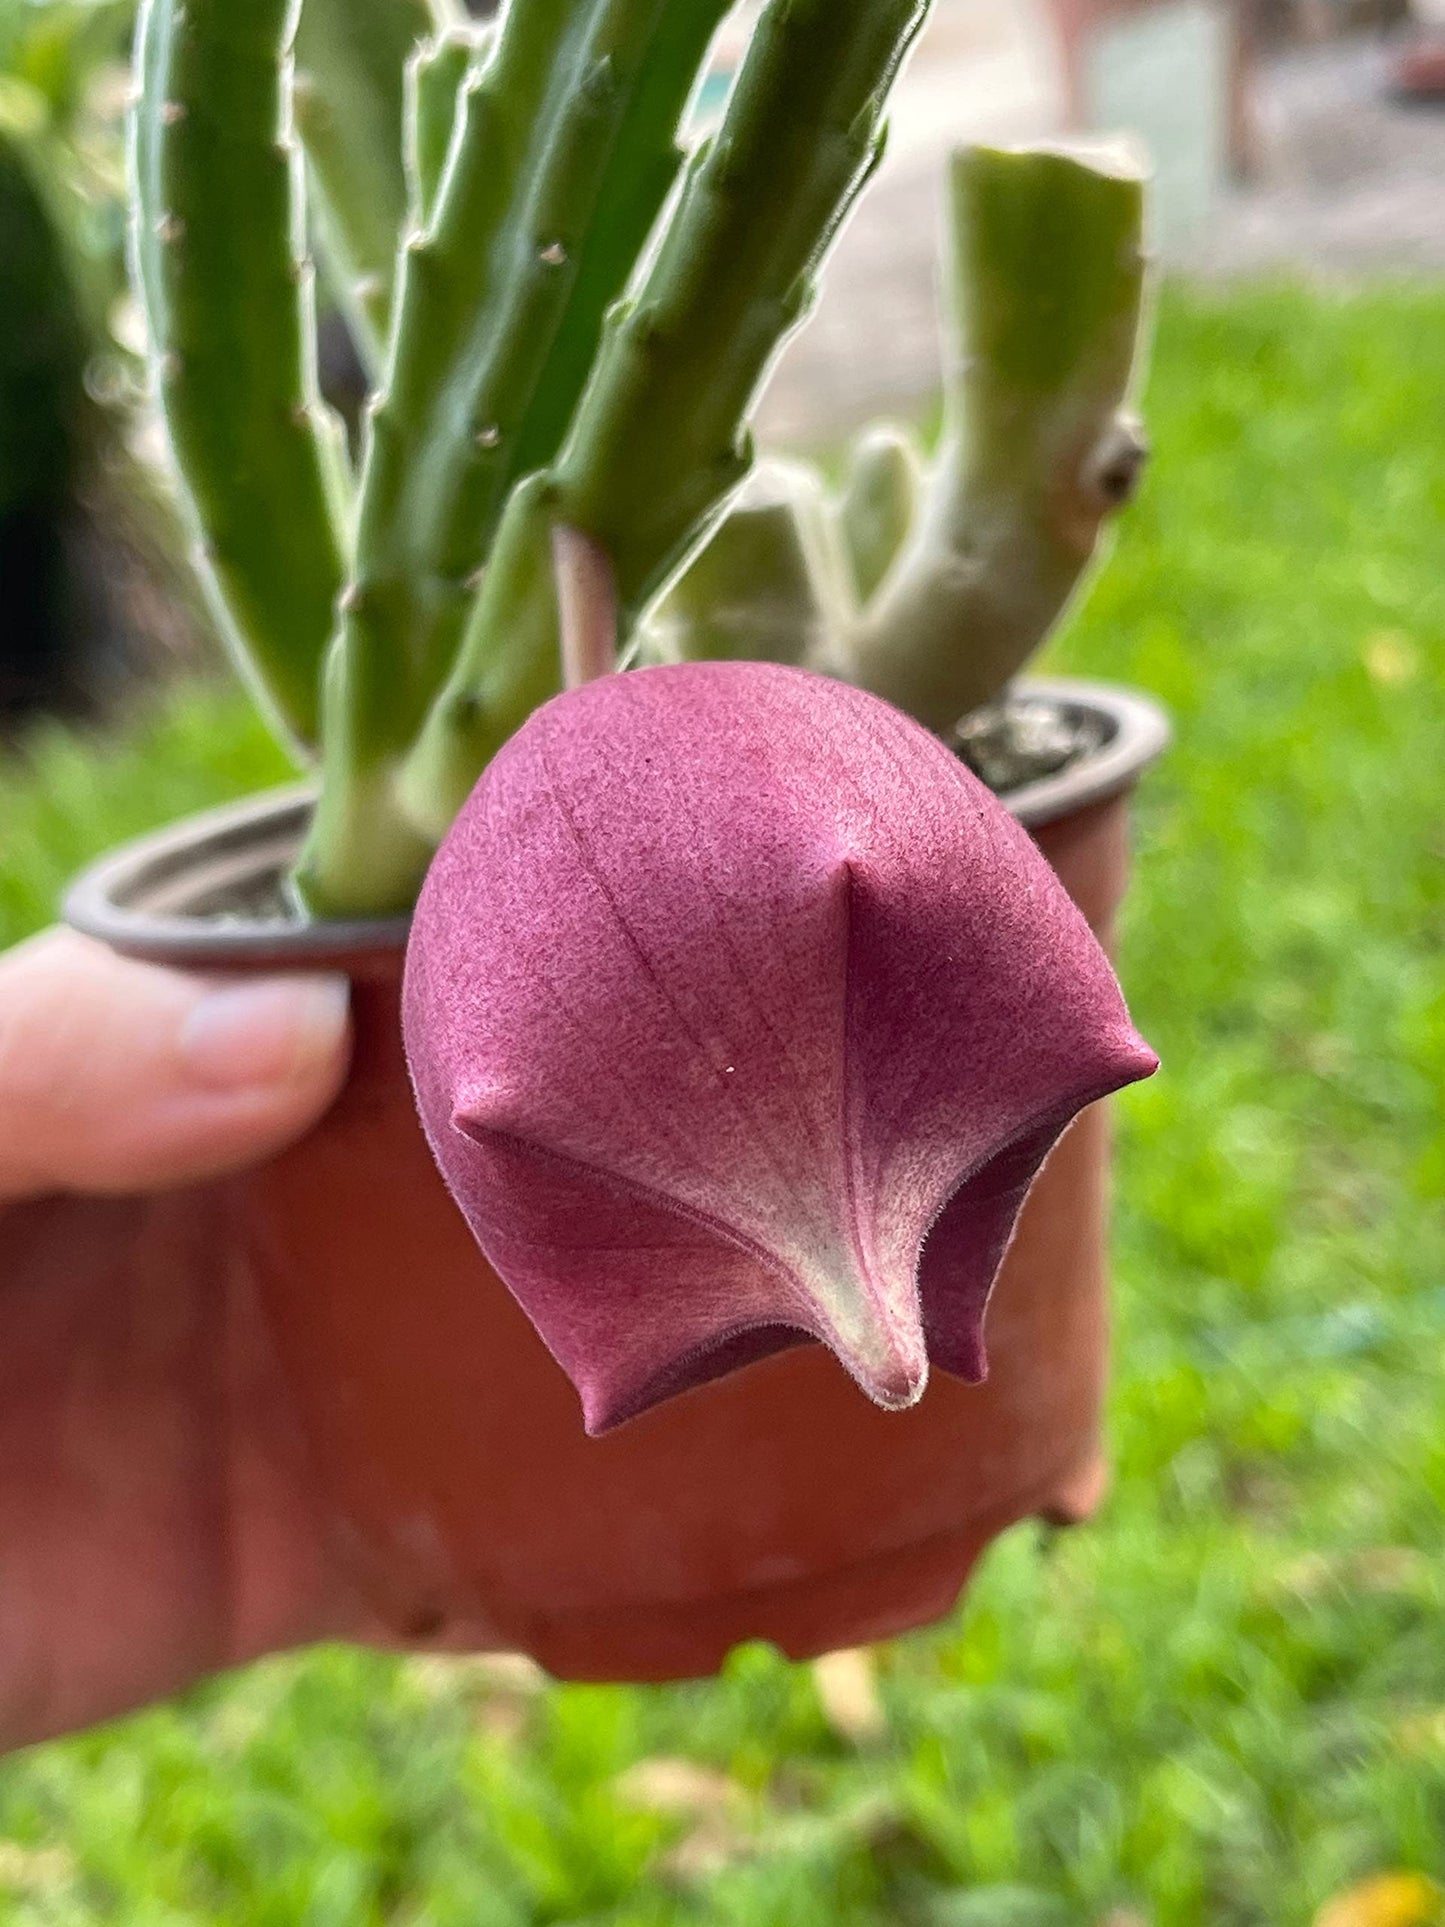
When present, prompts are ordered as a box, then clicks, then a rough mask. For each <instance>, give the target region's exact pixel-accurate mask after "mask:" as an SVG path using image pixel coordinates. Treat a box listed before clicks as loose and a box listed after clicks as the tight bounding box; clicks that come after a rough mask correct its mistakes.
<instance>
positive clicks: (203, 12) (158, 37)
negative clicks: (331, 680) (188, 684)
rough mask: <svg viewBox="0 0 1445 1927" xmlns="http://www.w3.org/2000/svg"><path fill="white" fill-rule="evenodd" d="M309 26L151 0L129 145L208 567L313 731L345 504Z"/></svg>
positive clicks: (227, 616) (263, 664)
mask: <svg viewBox="0 0 1445 1927" xmlns="http://www.w3.org/2000/svg"><path fill="white" fill-rule="evenodd" d="M293 25H294V8H293V6H292V5H291V4H290V0H247V4H246V5H245V6H237V5H235V4H234V0H184V3H182V0H147V4H146V7H145V9H144V13H143V16H142V21H141V26H140V42H139V56H138V58H139V65H140V69H141V73H142V75H143V77H144V83H145V84H144V89H143V95H142V99H141V101H140V104H139V106H138V108H137V112H136V118H135V122H134V127H133V134H132V155H133V174H134V179H135V206H136V221H135V229H134V253H135V257H136V263H137V280H138V284H139V286H140V289H141V292H142V297H143V299H144V302H145V306H146V311H147V321H148V326H149V331H150V338H151V344H152V352H153V360H154V368H155V374H156V381H157V387H158V390H159V394H160V400H161V405H162V408H163V411H164V414H165V420H166V427H167V430H168V433H169V437H170V441H171V445H172V448H173V450H174V453H175V457H176V462H177V466H178V467H179V469H180V472H181V475H182V477H183V478H184V483H185V488H186V493H187V495H188V497H189V503H190V507H191V510H192V513H193V518H194V521H195V523H196V525H197V531H198V561H199V565H200V568H201V571H202V574H203V576H204V577H205V578H206V580H207V582H208V585H209V586H210V587H211V589H212V590H213V592H214V596H215V599H216V601H217V603H218V606H219V612H220V614H221V616H222V618H223V620H224V623H225V626H226V628H227V630H228V633H229V634H230V636H231V639H232V641H233V643H234V644H235V647H236V651H237V654H238V656H239V657H240V659H241V661H242V663H243V665H244V666H245V668H246V669H247V671H248V672H249V673H250V675H251V676H252V678H253V680H254V682H255V683H256V685H257V687H258V689H259V692H260V694H261V696H262V698H263V700H264V701H265V703H266V704H267V706H268V707H269V708H270V709H271V710H272V712H273V713H274V714H275V716H276V717H277V718H278V719H279V721H280V723H281V724H282V725H283V727H284V729H285V730H286V732H287V733H288V734H289V735H290V736H291V737H292V739H293V740H295V741H297V742H300V743H302V744H307V743H310V742H312V741H314V739H315V736H316V731H317V721H318V683H319V674H320V665H321V660H322V654H323V651H324V648H325V643H326V637H327V635H328V633H329V631H330V629H331V626H332V618H333V609H334V605H335V600H336V596H337V592H338V591H339V589H340V587H341V582H342V574H343V571H342V531H343V528H344V524H345V519H346V513H347V511H346V506H345V502H344V500H343V492H344V487H345V480H344V461H343V456H342V452H341V447H340V443H339V439H338V436H339V430H338V428H337V425H336V424H335V423H333V422H332V421H331V420H330V418H329V417H328V416H327V415H326V414H325V411H324V410H323V409H322V407H321V404H320V401H319V399H318V395H317V389H316V375H315V365H314V360H315V345H314V337H315V326H314V313H313V289H312V281H313V276H312V271H311V267H310V263H309V258H308V256H307V253H306V249H305V245H304V221H303V201H302V195H301V184H300V180H299V156H298V152H297V149H296V147H295V144H294V142H293V141H292V139H291V134H290V125H289V114H288V105H287V95H286V89H285V86H284V72H285V65H286V57H287V53H288V49H289V45H290V37H291V32H292V28H293Z"/></svg>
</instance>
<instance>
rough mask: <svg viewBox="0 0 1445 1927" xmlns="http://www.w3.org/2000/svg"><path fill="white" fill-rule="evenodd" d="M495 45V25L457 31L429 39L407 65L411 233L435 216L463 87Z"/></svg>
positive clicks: (405, 138) (405, 162) (406, 156)
mask: <svg viewBox="0 0 1445 1927" xmlns="http://www.w3.org/2000/svg"><path fill="white" fill-rule="evenodd" d="M491 44H492V28H491V27H490V26H461V27H453V28H449V29H448V30H447V32H445V33H441V34H438V35H436V36H435V38H433V39H430V40H424V41H423V42H422V43H421V45H420V46H419V47H418V48H417V50H416V52H415V53H414V54H413V55H412V57H411V59H410V61H409V62H408V63H407V69H406V80H405V113H404V123H405V124H404V129H403V141H402V148H403V165H404V169H405V173H406V188H407V217H406V226H407V230H408V231H409V232H411V231H415V230H417V229H420V228H424V227H426V225H427V224H428V222H430V220H431V218H432V216H433V214H434V213H435V212H436V200H437V194H438V193H439V191H440V189H441V184H442V179H443V177H444V175H445V173H446V165H447V157H448V155H449V154H450V153H451V145H452V135H453V133H454V132H455V129H456V123H457V108H458V105H459V103H460V101H461V94H462V88H463V86H464V85H465V84H466V78H467V75H468V74H469V73H470V72H471V71H472V70H473V68H477V69H480V67H481V66H482V64H483V62H484V61H485V59H486V57H487V53H488V51H489V49H490V47H491Z"/></svg>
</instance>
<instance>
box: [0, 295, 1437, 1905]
mask: <svg viewBox="0 0 1445 1927" xmlns="http://www.w3.org/2000/svg"><path fill="white" fill-rule="evenodd" d="M1442 343H1445V292H1441V291H1439V290H1438V289H1434V288H1430V287H1425V286H1417V287H1400V288H1394V289H1383V290H1376V291H1372V292H1357V293H1352V294H1348V295H1344V294H1341V295H1338V296H1335V295H1329V294H1323V293H1318V292H1316V293H1307V292H1304V291H1301V290H1297V289H1290V288H1284V287H1280V288H1270V289H1247V290H1243V291H1236V292H1233V293H1210V294H1203V293H1197V292H1189V291H1185V290H1180V289H1174V290H1171V291H1170V292H1169V293H1168V294H1167V296H1166V299H1165V301H1164V305H1163V312H1162V321H1161V334H1160V342H1159V348H1158V353H1157V357H1156V363H1155V370H1154V376H1153V382H1152V394H1151V399H1150V411H1149V412H1150V417H1151V424H1152V428H1153V431H1154V435H1155V439H1156V441H1157V444H1158V448H1159V456H1158V460H1157V465H1156V467H1155V469H1154V471H1153V474H1152V477H1151V480H1150V483H1149V485H1148V488H1147V490H1146V492H1145V495H1144V498H1143V500H1142V501H1141V503H1140V504H1139V505H1138V507H1137V508H1136V509H1135V510H1134V511H1132V513H1131V514H1130V515H1129V517H1128V518H1127V521H1126V526H1125V528H1124V531H1123V534H1122V537H1121V540H1120V542H1119V546H1118V550H1117V553H1116V556H1115V558H1114V561H1113V563H1112V566H1111V567H1110V569H1109V571H1108V573H1107V574H1106V575H1105V576H1104V578H1103V579H1102V581H1101V582H1100V584H1099V586H1098V588H1097V589H1096V591H1095V593H1094V595H1093V597H1092V599H1091V600H1090V602H1089V605H1088V607H1087V609H1086V610H1085V611H1084V612H1083V613H1082V614H1081V615H1080V617H1079V618H1078V619H1076V620H1075V621H1074V622H1073V624H1072V625H1071V627H1070V630H1069V633H1068V634H1067V636H1066V637H1064V638H1063V640H1062V641H1061V643H1060V644H1059V646H1058V647H1057V649H1056V650H1055V652H1054V656H1053V658H1052V662H1051V666H1053V667H1057V668H1060V669H1067V670H1068V671H1070V672H1072V673H1078V674H1086V675H1095V676H1099V677H1104V678H1108V679H1113V680H1118V681H1124V682H1130V683H1135V684H1138V685H1140V686H1142V687H1144V688H1146V689H1149V690H1152V691H1154V692H1156V693H1157V694H1158V695H1159V696H1161V697H1162V698H1163V699H1164V700H1165V702H1167V703H1168V704H1169V705H1170V706H1171V708H1172V709H1173V711H1174V714H1175V717H1176V720H1177V724H1178V730H1179V742H1178V746H1177V747H1176V749H1175V750H1174V751H1173V753H1172V754H1171V756H1170V757H1169V759H1168V761H1167V763H1166V764H1165V765H1164V766H1163V767H1162V768H1161V769H1160V770H1159V771H1158V772H1157V773H1156V774H1155V775H1154V776H1153V777H1152V778H1151V779H1150V781H1149V783H1148V785H1147V788H1146V790H1145V792H1144V793H1143V794H1142V795H1141V798H1140V803H1139V823H1138V843H1139V870H1138V878H1137V886H1136V890H1135V893H1134V896H1133V899H1132V903H1131V906H1130V912H1129V916H1128V919H1127V925H1126V935H1125V951H1124V972H1125V976H1126V980H1127V983H1128V987H1129V989H1130V993H1131V998H1132V1001H1133V1004H1134V1008H1135V1013H1136V1016H1137V1018H1138V1021H1139V1023H1140V1025H1141V1027H1142V1028H1143V1030H1144V1031H1145V1033H1146V1034H1147V1035H1148V1036H1149V1037H1150V1038H1151V1040H1152V1041H1153V1042H1154V1043H1155V1045H1156V1046H1157V1047H1158V1049H1159V1050H1160V1052H1161V1054H1162V1056H1163V1058H1164V1063H1165V1071H1164V1074H1163V1076H1161V1077H1160V1078H1159V1079H1158V1080H1157V1081H1156V1082H1155V1083H1153V1084H1152V1085H1150V1086H1148V1087H1146V1088H1144V1089H1142V1090H1140V1091H1137V1092H1134V1093H1131V1094H1130V1096H1129V1098H1128V1099H1127V1100H1126V1101H1125V1102H1124V1103H1123V1104H1122V1105H1121V1106H1120V1125H1121V1146H1120V1172H1119V1226H1118V1285H1119V1298H1120V1331H1119V1370H1118V1385H1117V1391H1116V1395H1115V1398H1114V1402H1113V1413H1112V1426H1113V1434H1114V1443H1115V1450H1116V1455H1117V1463H1118V1484H1117V1488H1116V1490H1115V1493H1114V1495H1113V1497H1112V1499H1111V1501H1110V1502H1109V1505H1108V1507H1107V1509H1106V1511H1105V1513H1104V1515H1103V1516H1102V1518H1101V1519H1100V1520H1099V1522H1098V1523H1097V1524H1096V1525H1094V1526H1092V1527H1089V1528H1087V1529H1085V1530H1082V1531H1079V1532H1076V1533H1073V1534H1069V1535H1065V1536H1062V1537H1052V1538H1051V1537H1049V1536H1047V1535H1046V1534H1044V1533H1042V1532H1041V1531H1040V1530H1038V1529H1035V1528H1032V1527H1025V1528H1022V1529H1020V1530H1019V1531H1017V1532H1016V1533H1014V1534H1013V1535H1012V1536H1011V1537H1010V1538H1009V1539H1008V1540H1006V1541H1005V1542H1004V1543H1002V1544H1001V1545H1000V1546H999V1547H998V1548H997V1549H996V1550H995V1551H994V1553H993V1554H992V1556H991V1557H990V1559H989V1560H988V1562H987V1565H986V1567H985V1569H984V1570H983V1571H982V1573H981V1574H980V1576H979V1578H978V1581H977V1583H976V1585H975V1586H974V1589H973V1591H972V1594H971V1596H970V1598H969V1600H968V1601H967V1602H966V1604H965V1605H964V1606H963V1608H961V1610H960V1611H959V1612H958V1614H957V1615H956V1616H955V1617H954V1619H953V1620H952V1621H951V1622H950V1623H949V1624H947V1625H945V1626H944V1627H942V1628H940V1629H938V1630H936V1631H934V1632H930V1633H927V1634H924V1635H920V1636H918V1637H915V1638H913V1639H910V1640H906V1641H903V1642H901V1643H899V1644H898V1645H896V1646H894V1647H891V1648H887V1649H884V1650H881V1651H880V1652H879V1653H877V1654H876V1655H875V1656H874V1657H873V1660H872V1663H871V1665H855V1666H853V1667H852V1668H851V1669H849V1668H845V1669H844V1670H843V1672H842V1673H841V1675H839V1674H837V1673H835V1674H833V1675H830V1676H828V1677H827V1678H826V1679H825V1681H824V1686H825V1688H826V1690H824V1691H823V1692H821V1693H820V1685H819V1680H818V1679H817V1678H816V1677H815V1676H814V1675H813V1674H812V1673H811V1672H810V1671H809V1670H807V1669H793V1668H789V1667H787V1666H786V1665H784V1664H783V1663H782V1662H781V1661H780V1660H779V1659H777V1658H776V1656H774V1655H772V1654H771V1653H769V1652H767V1651H765V1650H761V1649H759V1650H749V1651H746V1652H743V1653H740V1654H738V1655H737V1656H736V1658H735V1660H734V1662H733V1663H732V1665H731V1667H730V1669H729V1672H728V1675H727V1677H726V1678H725V1679H724V1680H723V1681H721V1682H720V1683H717V1684H714V1685H705V1686H696V1687H686V1688H679V1689H673V1690H667V1691H653V1692H642V1691H630V1690H629V1691H623V1690H611V1689H598V1688H587V1689H578V1688H570V1689H546V1688H543V1687H542V1686H541V1685H540V1683H539V1682H538V1681H537V1680H535V1679H534V1678H532V1677H531V1676H530V1675H529V1674H528V1673H527V1672H526V1670H525V1669H523V1668H517V1667H508V1666H506V1665H501V1666H497V1665H495V1664H490V1665H489V1664H478V1665H468V1664H465V1663H458V1664H452V1663H443V1662H421V1663H418V1662H410V1663H400V1662H392V1661H386V1660H381V1659H377V1658H374V1657H370V1656H366V1655H361V1654H357V1653H351V1652H342V1651H328V1652H322V1653H318V1654H313V1655H309V1656H306V1657H302V1658H300V1659H296V1660H288V1661H282V1662H274V1663H271V1664H268V1665H266V1666H263V1667H259V1668H257V1669H255V1670H253V1671H252V1672H250V1673H249V1674H246V1675H244V1676H241V1677H239V1678H237V1679H235V1680H232V1681H229V1682H224V1683H221V1684H219V1685H216V1686H214V1687H211V1688H208V1689H206V1690H205V1691H203V1692H201V1693H199V1694H197V1695H195V1696H193V1697H192V1698H191V1699H190V1700H189V1701H188V1702H187V1703H186V1704H184V1705H180V1706H176V1707H173V1708H169V1709H166V1710H162V1711H159V1712H155V1713H151V1714H148V1715H145V1716H143V1717H141V1718H139V1719H137V1720H134V1721H131V1722H128V1723H126V1724H124V1725H122V1726H119V1727H116V1728H114V1729H111V1730H110V1731H107V1732H105V1733H102V1734H99V1735H95V1736H91V1737H87V1738H83V1739H80V1740H76V1741H72V1742H69V1743H66V1744H63V1745H58V1746H52V1747H48V1748H44V1749H41V1750H39V1751H37V1752H34V1753H32V1754H30V1755H28V1756H25V1757H22V1758H20V1759H17V1760H15V1761H13V1762H11V1763H10V1764H8V1765H7V1766H5V1767H4V1768H0V1922H3V1923H5V1927H9V1923H12V1922H13V1923H16V1924H17V1927H22V1924H23V1927H28V1924H29V1923H37V1927H38V1924H39V1923H57V1924H58V1923H79V1922H107V1923H109V1922H115V1923H124V1924H125V1927H140V1924H141V1923H144V1924H145V1927H183V1924H184V1927H190V1924H191V1923H203V1922H204V1923H221V1922H224V1923H231V1924H234V1927H242V1923H244V1927H382V1923H387V1924H388V1927H423V1923H425V1927H433V1923H435V1927H453V1923H455V1927H463V1924H465V1927H523V1924H524V1923H534V1922H535V1923H544V1922H545V1923H563V1922H567V1923H574V1927H582V1923H588V1927H604V1923H605V1924H606V1927H644V1924H649V1927H650V1924H651V1923H664V1922H688V1923H691V1922H698V1923H702V1922H707V1923H718V1924H719V1927H733V1924H734V1923H736V1927H784V1924H785V1923H786V1927H813V1924H814V1923H817V1927H822V1924H823V1923H839V1922H846V1923H858V1924H859V1927H865V1924H866V1927H873V1924H874V1923H878V1927H882V1924H883V1923H889V1924H890V1927H892V1924H896V1923H905V1924H906V1923H918V1927H1035V1924H1037V1927H1053V1924H1055V1923H1060V1924H1062V1923H1085V1924H1088V1923H1106V1922H1107V1923H1108V1924H1109V1927H1141V1923H1157V1924H1158V1927H1236V1923H1238V1927H1244V1923H1259V1924H1263V1923H1268V1924H1269V1927H1294V1923H1309V1922H1311V1921H1312V1920H1315V1919H1316V1917H1317V1916H1318V1915H1319V1910H1320V1909H1321V1908H1323V1907H1325V1905H1326V1903H1327V1902H1329V1901H1330V1900H1331V1898H1332V1897H1335V1896H1339V1895H1340V1894H1342V1893H1348V1892H1349V1891H1350V1890H1352V1889H1354V1888H1355V1887H1356V1885H1357V1883H1359V1882H1361V1881H1365V1880H1368V1879H1370V1878H1372V1877H1375V1876H1385V1875H1395V1876H1399V1878H1397V1879H1396V1880H1395V1882H1394V1884H1393V1885H1392V1886H1386V1887H1375V1888H1373V1889H1366V1890H1364V1892H1363V1897H1362V1898H1359V1899H1358V1900H1357V1902H1355V1903H1351V1904H1352V1905H1354V1908H1355V1911H1353V1912H1349V1913H1341V1912H1339V1911H1338V1910H1337V1911H1336V1913H1335V1915H1333V1916H1329V1915H1325V1916H1321V1918H1324V1919H1328V1920H1329V1922H1330V1927H1423V1924H1424V1923H1425V1922H1426V1921H1427V1920H1428V1919H1430V1918H1432V1908H1433V1902H1432V1898H1431V1892H1432V1890H1431V1889H1430V1887H1429V1886H1428V1884H1427V1883H1426V1882H1425V1881H1424V1880H1423V1879H1421V1878H1420V1876H1430V1875H1434V1876H1445V1551H1442V1516H1445V1422H1442V1418H1445V1210H1442V1203H1441V1198H1442V1192H1445V1135H1442V1125H1441V1100H1442V1091H1445V995H1442V973H1445V966H1442V952H1445V884H1442V868H1445V355H1442V351H1441V344H1442ZM284 775H285V770H284V768H283V766H282V764H281V762H280V759H279V757H278V756H277V754H276V752H275V751H273V750H272V749H270V748H269V747H268V746H267V744H266V742H265V739H264V738H263V736H262V734H261V732H260V730H259V727H258V726H257V725H256V724H255V723H254V722H253V721H251V720H250V719H249V717H248V715H247V713H246V710H245V708H244V706H243V705H242V704H241V703H240V702H239V700H238V699H237V698H236V697H235V696H234V695H232V694H231V693H229V692H228V691H224V690H220V689H213V688H205V687H202V688H195V687H193V688H191V689H189V690H186V691H184V692H182V693H181V694H180V695H179V696H177V697H176V698H174V699H173V700H172V701H171V702H170V703H169V706H168V707H166V708H165V709H163V710H162V711H161V712H160V713H158V714H155V715H153V716H152V717H151V718H150V719H149V720H147V721H145V722H143V723H142V724H140V725H139V726H137V727H135V728H134V729H133V730H132V731H131V732H130V734H129V735H128V737H127V739H126V740H125V741H123V742H118V743H107V744H102V743H97V742H94V741H83V740H80V739H76V738H73V737H65V736H60V735H56V736H53V737H48V738H42V739H39V740H37V741H36V742H35V743H34V745H33V749H32V753H31V755H30V757H29V759H28V762H27V763H25V764H23V765H22V764H16V765H12V766H11V767H10V768H9V769H8V770H6V771H4V772H3V773H0V940H12V939H15V938H18V937H20V936H22V935H24V934H25V933H26V932H27V931H29V930H31V929H33V928H35V927H37V926H38V925H39V924H41V923H42V922H43V921H44V920H45V919H46V918H47V917H48V916H49V915H50V914H51V908H52V905H53V902H54V899H55V895H56V891H57V889H58V887H59V885H60V883H61V881H62V879H63V878H64V877H65V876H66V874H67V873H68V872H69V871H70V870H71V869H73V867H74V866H75V865H76V864H78V863H79V862H80V861H82V860H83V859H84V858H86V857H87V856H89V855H90V854H92V853H93V852H95V851H98V850H100V849H101V848H103V847H105V846H106V845H107V844H109V843H112V842H114V841H116V840H117V839H119V838H120V837H122V836H125V835H127V834H129V833H131V832H133V831H137V830H140V829H142V828H145V827H147V826H149V825H151V824H154V823H158V822H161V821H164V820H166V819H168V818H170V817H172V816H174V815H176V814H179V813H181V812H184V811H186V810H190V809H193V808H196V807H199V806H201V805H203V804H206V803H209V802H212V801H215V800H218V799H222V798H226V797H230V796H234V795H236V794H238V793H241V792H243V791H244V790H246V789H248V788H252V787H256V786H259V785H263V784H265V783H268V782H270V781H273V780H276V779H279V778H281V777H283V776H284ZM746 1496H747V1495H746V1494H745V1493H744V1494H740V1495H739V1500H740V1503H746ZM0 1556H3V1548H0ZM1406 1876H1415V1878H1414V1879H1410V1878H1406ZM1371 1895H1373V1900H1371V1899H1370V1896H1371ZM1435 1898H1436V1899H1438V1894H1437V1895H1436V1896H1435ZM1376 1903H1378V1905H1377V1906H1376V1911H1374V1912H1370V1911H1369V1909H1370V1907H1371V1906H1372V1905H1375V1904H1376ZM1388 1906H1393V1907H1394V1911H1392V1912H1391V1911H1387V1910H1386V1909H1387V1907H1388Z"/></svg>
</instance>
